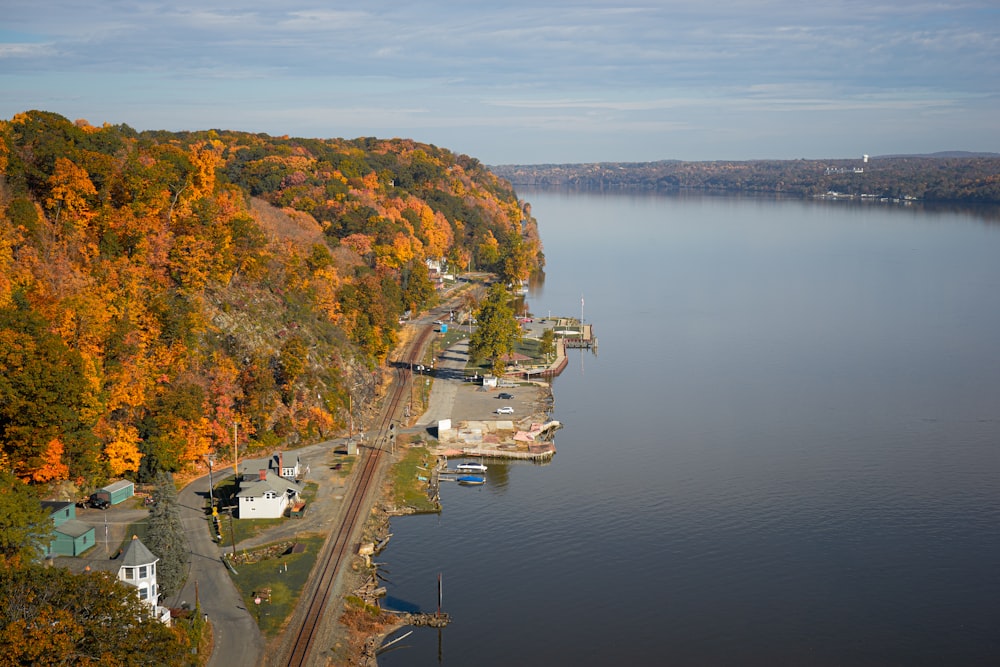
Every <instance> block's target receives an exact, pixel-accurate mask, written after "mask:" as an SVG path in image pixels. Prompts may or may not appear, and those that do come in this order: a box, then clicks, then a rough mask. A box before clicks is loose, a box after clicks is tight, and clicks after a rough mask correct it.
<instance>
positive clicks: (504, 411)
mask: <svg viewBox="0 0 1000 667" xmlns="http://www.w3.org/2000/svg"><path fill="white" fill-rule="evenodd" d="M497 414H498V415H512V414H514V408H512V407H510V406H509V405H505V406H503V407H502V408H497Z"/></svg>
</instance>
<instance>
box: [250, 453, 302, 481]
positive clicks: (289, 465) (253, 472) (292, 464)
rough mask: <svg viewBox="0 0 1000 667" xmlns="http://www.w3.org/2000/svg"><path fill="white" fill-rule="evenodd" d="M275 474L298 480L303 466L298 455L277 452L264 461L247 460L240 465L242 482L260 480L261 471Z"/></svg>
mask: <svg viewBox="0 0 1000 667" xmlns="http://www.w3.org/2000/svg"><path fill="white" fill-rule="evenodd" d="M262 470H263V471H266V472H273V473H274V474H275V475H278V476H279V477H284V478H285V479H289V480H296V479H298V477H299V475H300V474H301V473H302V465H301V463H300V462H299V455H298V454H285V453H284V452H275V453H274V454H271V455H270V456H269V457H267V458H263V459H245V460H244V461H243V463H241V464H240V481H241V482H246V481H252V480H256V479H259V478H260V472H261V471H262Z"/></svg>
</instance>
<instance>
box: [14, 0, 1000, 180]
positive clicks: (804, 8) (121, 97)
mask: <svg viewBox="0 0 1000 667" xmlns="http://www.w3.org/2000/svg"><path fill="white" fill-rule="evenodd" d="M31 109H39V110H44V111H52V112H55V113H59V114H61V115H63V116H65V117H67V118H69V119H70V120H76V119H85V120H87V121H89V122H90V123H91V124H93V125H101V124H104V123H111V124H119V123H125V124H127V125H129V126H130V127H132V128H134V129H136V130H171V131H180V130H206V129H226V130H240V131H247V132H263V133H267V134H270V135H273V136H280V135H290V136H293V137H313V138H332V137H344V138H355V137H362V136H364V137H382V138H391V137H404V138H411V139H415V140H417V141H421V142H425V143H430V144H434V145H436V146H439V147H443V148H447V149H450V150H452V151H454V152H456V153H464V154H466V155H470V156H472V157H475V158H478V159H479V160H480V161H481V162H483V163H485V164H488V165H500V164H552V163H580V162H608V161H614V162H646V161H654V160H665V159H679V160H749V159H797V158H807V159H822V158H849V157H855V156H860V155H862V154H870V155H886V154H899V153H930V152H936V151H945V150H965V151H992V152H1000V2H998V0H947V1H946V0H940V1H937V0H870V1H869V2H860V1H855V0H827V1H825V2H804V1H803V0H701V1H698V0H658V1H654V0H645V1H642V2H632V1H630V0H575V1H565V2H564V1H562V0H533V1H532V0H527V1H526V0H500V1H498V0H490V1H482V0H462V1H457V0H456V1H454V2H450V1H441V0H439V1H432V2H425V1H422V0H412V1H410V2H398V1H394V2H384V1H382V0H377V1H373V2H365V1H362V2H353V3H346V2H340V1H338V0H326V1H324V2H320V1H314V2H310V1H305V0H282V1H280V2H275V1H274V0H271V1H270V2H261V1H259V0H240V1H239V2H236V1H235V0H201V1H199V2H195V1H193V0H169V1H161V0H103V1H102V2H97V3H88V2H82V1H80V0H5V1H4V3H3V12H2V18H0V118H2V119H10V118H12V117H13V116H14V115H15V114H17V113H20V112H22V111H27V110H31Z"/></svg>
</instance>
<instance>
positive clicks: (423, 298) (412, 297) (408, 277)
mask: <svg viewBox="0 0 1000 667" xmlns="http://www.w3.org/2000/svg"><path fill="white" fill-rule="evenodd" d="M436 297H437V295H436V294H435V292H434V284H433V283H432V282H431V278H430V272H429V271H428V270H427V265H426V264H425V263H424V262H422V261H421V260H419V259H415V260H413V261H412V262H410V266H409V270H408V271H406V272H404V273H403V307H404V308H406V309H408V310H412V311H413V312H417V311H421V310H426V309H427V308H428V307H430V306H433V305H434V302H435V301H436Z"/></svg>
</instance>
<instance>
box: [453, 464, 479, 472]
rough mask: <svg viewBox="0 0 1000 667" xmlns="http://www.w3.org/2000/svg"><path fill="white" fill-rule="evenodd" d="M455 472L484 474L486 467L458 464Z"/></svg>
mask: <svg viewBox="0 0 1000 667" xmlns="http://www.w3.org/2000/svg"><path fill="white" fill-rule="evenodd" d="M455 470H457V471H458V472H486V466H485V465H483V464H482V463H460V464H458V466H457V467H456V468H455Z"/></svg>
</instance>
